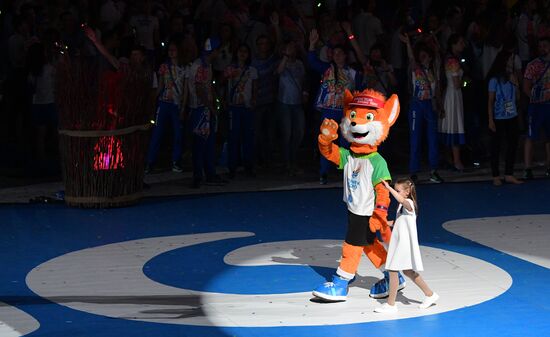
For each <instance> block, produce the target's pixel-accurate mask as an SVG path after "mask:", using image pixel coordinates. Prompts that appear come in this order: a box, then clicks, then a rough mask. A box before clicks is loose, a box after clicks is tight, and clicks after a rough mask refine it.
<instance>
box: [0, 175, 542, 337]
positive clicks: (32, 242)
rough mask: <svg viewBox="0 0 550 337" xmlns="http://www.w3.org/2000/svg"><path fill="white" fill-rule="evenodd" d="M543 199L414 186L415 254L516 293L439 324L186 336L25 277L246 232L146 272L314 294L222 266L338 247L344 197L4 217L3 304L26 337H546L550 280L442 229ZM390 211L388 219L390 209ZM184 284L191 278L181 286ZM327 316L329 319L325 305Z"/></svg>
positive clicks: (296, 195) (24, 209)
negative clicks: (323, 243)
mask: <svg viewBox="0 0 550 337" xmlns="http://www.w3.org/2000/svg"><path fill="white" fill-rule="evenodd" d="M549 194H550V180H540V181H531V182H528V183H526V184H523V185H520V186H512V185H504V186H501V187H498V188H497V187H493V186H491V185H490V184H489V183H487V182H483V183H462V184H443V185H421V186H419V188H418V195H419V210H420V212H419V222H418V231H419V240H420V243H421V244H422V245H426V246H432V247H438V248H442V249H446V250H450V251H455V252H458V253H461V254H465V255H470V256H473V257H476V258H479V259H482V260H485V261H488V262H490V263H492V264H494V265H496V266H498V267H500V268H502V269H504V270H505V271H506V272H507V273H509V274H510V275H511V277H512V278H513V284H512V287H511V288H510V289H508V290H507V291H506V292H505V293H504V294H502V295H501V296H499V297H497V298H495V299H493V300H490V301H487V302H484V303H481V304H479V305H476V306H473V307H468V308H464V309H459V310H454V311H450V312H446V313H442V314H436V315H429V316H422V317H417V318H411V319H402V320H390V321H381V322H372V323H363V324H350V325H335V326H331V325H327V326H313V327H311V326H308V327H285V328H280V327H279V328H214V327H198V326H182V325H172V324H159V323H145V322H137V321H129V320H123V319H113V318H109V317H103V316H98V315H93V314H88V313H84V312H80V311H76V310H72V309H70V308H67V307H64V306H62V305H58V304H56V303H53V302H50V301H48V300H45V299H42V298H41V297H39V296H37V295H35V294H34V293H33V292H32V291H31V290H30V289H29V288H28V287H27V286H26V284H25V277H26V275H27V274H28V273H29V271H30V270H31V269H32V268H34V267H36V266H37V265H39V264H41V263H44V262H46V261H48V260H50V259H52V258H55V257H57V256H60V255H63V254H66V253H69V252H72V251H76V250H81V249H84V248H88V247H95V246H100V245H105V244H109V243H116V242H120V241H128V240H134V239H140V238H148V237H158V236H170V235H181V234H191V233H207V232H216V231H249V232H253V233H254V234H255V235H254V236H250V237H245V238H238V239H229V240H223V241H217V242H210V243H205V244H200V245H196V246H191V247H187V248H182V249H177V250H174V251H171V252H170V253H165V254H162V255H159V256H157V257H156V258H154V259H152V260H150V261H149V262H147V263H146V265H145V266H144V270H145V273H146V275H147V276H148V277H149V278H151V279H153V280H155V281H157V282H160V283H164V284H167V285H171V286H174V287H181V288H189V289H195V290H201V291H212V292H222V293H235V294H271V293H273V294H275V293H290V292H302V291H309V290H311V289H312V288H313V287H314V286H316V285H317V284H319V282H321V281H322V280H323V279H324V277H326V276H328V275H330V273H332V272H333V270H331V269H328V268H315V269H312V268H308V267H300V266H290V265H288V266H284V265H281V266H266V267H235V266H228V265H225V264H224V262H223V256H224V255H225V254H226V253H228V252H230V251H232V250H235V249H237V248H239V247H244V246H248V245H251V244H256V243H259V242H271V241H286V240H305V239H335V238H343V237H344V234H345V229H346V227H345V226H346V210H345V208H344V204H343V203H342V201H341V198H342V191H341V190H340V189H321V190H298V191H285V192H263V193H259V192H258V193H234V194H221V195H201V196H190V197H179V198H160V199H151V200H145V201H143V202H142V203H141V204H140V205H138V206H135V207H130V208H123V209H109V210H80V209H71V208H68V207H65V206H64V205H59V204H58V205H3V206H0V219H1V228H2V236H1V237H0V261H2V273H1V274H0V290H1V291H0V301H1V302H5V303H8V304H10V305H12V306H15V307H17V308H19V309H21V310H23V311H24V312H26V313H28V314H29V315H31V316H32V317H34V318H35V319H36V320H38V321H39V322H40V328H39V329H38V330H36V331H35V332H33V333H31V334H29V336H56V337H59V336H163V337H170V336H193V337H202V336H209V337H217V336H227V337H230V336H238V337H245V336H265V337H267V336H274V337H275V336H277V337H281V336H285V337H293V336H423V337H440V336H445V337H452V336H499V337H500V336H522V337H526V336H537V337H542V336H548V335H549V331H550V290H548V287H546V285H547V284H546V282H547V281H548V280H550V270H548V269H546V268H544V267H541V266H538V265H535V264H532V263H529V262H527V261H524V260H521V259H518V258H515V257H513V256H510V255H507V254H504V253H502V252H499V251H496V250H494V249H491V248H488V247H485V246H482V245H479V244H476V243H474V242H472V241H470V240H467V239H464V238H462V237H459V236H457V235H454V234H452V233H450V232H448V231H446V230H444V229H443V228H442V227H441V225H442V223H444V222H445V221H449V220H454V219H464V218H478V217H492V216H507V215H525V214H548V213H550V202H549V201H548V195H549ZM392 205H393V206H392V208H393V207H394V206H395V202H393V203H392ZM391 213H393V211H391ZM549 225H550V224H549ZM548 239H549V241H550V238H548ZM335 267H336V266H335ZM182 274H185V275H186V277H185V278H181V277H177V275H182ZM288 275H292V277H291V279H292V281H291V282H285V276H288ZM243 280H246V282H243ZM75 295H78V294H75ZM113 303H115V302H113ZM326 308H327V310H333V308H331V307H330V305H327V306H326ZM0 321H1V317H0ZM327 323H328V324H330V322H327Z"/></svg>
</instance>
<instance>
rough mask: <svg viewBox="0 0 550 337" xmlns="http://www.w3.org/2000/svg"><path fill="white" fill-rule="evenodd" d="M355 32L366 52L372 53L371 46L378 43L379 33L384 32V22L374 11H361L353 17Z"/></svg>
mask: <svg viewBox="0 0 550 337" xmlns="http://www.w3.org/2000/svg"><path fill="white" fill-rule="evenodd" d="M353 32H354V33H355V36H356V37H357V42H358V43H359V46H361V49H362V50H363V51H364V52H365V54H369V53H370V48H371V47H372V45H373V44H375V43H376V39H377V38H378V35H381V34H383V33H384V30H383V29H382V22H381V21H380V19H379V18H377V17H376V16H374V15H372V13H360V14H358V15H357V16H356V17H355V18H353Z"/></svg>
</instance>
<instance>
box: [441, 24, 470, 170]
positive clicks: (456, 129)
mask: <svg viewBox="0 0 550 337" xmlns="http://www.w3.org/2000/svg"><path fill="white" fill-rule="evenodd" d="M448 46H449V55H447V57H446V58H445V77H446V80H447V81H446V82H447V86H446V88H445V96H444V99H443V109H444V116H443V117H442V118H441V119H440V120H439V136H440V139H441V141H442V142H443V143H444V144H445V145H446V146H448V147H449V148H451V150H452V157H453V165H454V168H455V169H456V170H457V171H463V170H464V164H462V159H461V158H460V146H461V145H464V143H465V137H464V102H463V101H462V86H463V85H464V84H465V82H464V81H463V78H462V75H463V70H462V67H461V63H462V62H461V60H462V59H461V58H460V54H461V53H462V51H464V47H465V43H464V38H463V37H462V36H460V35H458V34H453V35H451V37H450V38H449V42H448Z"/></svg>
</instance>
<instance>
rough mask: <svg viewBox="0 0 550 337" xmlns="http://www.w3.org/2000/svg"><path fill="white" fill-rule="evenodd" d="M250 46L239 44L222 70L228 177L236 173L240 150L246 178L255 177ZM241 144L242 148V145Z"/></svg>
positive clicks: (253, 73)
mask: <svg viewBox="0 0 550 337" xmlns="http://www.w3.org/2000/svg"><path fill="white" fill-rule="evenodd" d="M251 57H252V55H251V52H250V47H248V46H247V45H246V44H241V45H240V46H239V48H238V49H237V54H236V57H235V60H234V61H235V63H234V64H232V65H230V66H229V67H227V68H226V69H225V78H226V79H227V104H228V105H229V144H228V145H229V162H228V166H229V177H230V178H234V177H235V173H236V171H237V164H238V160H239V154H240V152H241V151H240V148H241V147H242V162H243V164H244V167H245V171H246V174H247V175H248V176H254V175H255V173H254V162H253V156H254V114H253V109H254V108H255V106H256V96H257V87H256V80H257V79H258V71H257V70H256V68H254V67H252V66H251V65H250V63H251ZM241 144H242V146H241Z"/></svg>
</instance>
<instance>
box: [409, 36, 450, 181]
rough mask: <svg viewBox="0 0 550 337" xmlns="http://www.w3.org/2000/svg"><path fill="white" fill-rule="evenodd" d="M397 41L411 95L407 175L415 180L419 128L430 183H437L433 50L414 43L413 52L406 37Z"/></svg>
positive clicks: (436, 75)
mask: <svg viewBox="0 0 550 337" xmlns="http://www.w3.org/2000/svg"><path fill="white" fill-rule="evenodd" d="M400 39H401V41H403V43H405V44H406V45H407V54H408V56H409V62H410V66H411V72H412V73H411V75H412V84H413V93H412V97H411V103H410V109H409V135H410V154H409V156H410V157H409V172H410V174H411V178H412V180H413V181H416V180H417V179H418V177H417V174H418V172H419V171H420V154H421V147H422V144H421V143H420V141H421V139H422V133H423V131H424V130H423V129H424V128H425V132H426V136H427V139H428V161H429V165H430V181H432V182H434V183H441V182H443V179H442V178H441V177H440V176H439V174H438V173H437V168H438V166H439V150H438V141H437V136H438V131H437V127H438V118H439V116H438V111H436V108H437V106H438V104H436V103H437V99H438V97H437V96H438V95H437V92H438V87H437V86H438V82H439V81H438V80H437V79H438V72H437V71H435V70H434V69H436V67H434V66H433V63H434V58H433V51H432V50H431V49H430V47H429V46H428V45H426V44H425V43H423V42H418V43H417V44H416V46H415V50H414V51H413V48H412V46H411V42H410V39H409V37H408V36H407V35H406V34H401V35H400Z"/></svg>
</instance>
